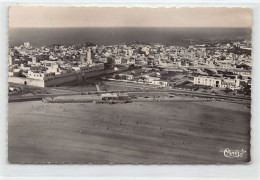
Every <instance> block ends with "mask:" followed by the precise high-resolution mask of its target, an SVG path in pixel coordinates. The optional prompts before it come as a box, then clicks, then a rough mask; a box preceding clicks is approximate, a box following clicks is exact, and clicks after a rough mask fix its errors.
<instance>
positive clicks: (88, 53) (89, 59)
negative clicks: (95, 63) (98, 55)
mask: <svg viewBox="0 0 260 180" xmlns="http://www.w3.org/2000/svg"><path fill="white" fill-rule="evenodd" d="M87 63H88V64H92V59H91V50H88V52H87Z"/></svg>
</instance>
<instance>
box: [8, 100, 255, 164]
mask: <svg viewBox="0 0 260 180" xmlns="http://www.w3.org/2000/svg"><path fill="white" fill-rule="evenodd" d="M8 106H9V112H8V115H9V117H8V122H9V127H8V138H9V139H8V143H9V144H8V159H9V162H11V163H48V162H50V163H243V162H249V161H250V116H251V115H250V109H248V108H246V105H242V104H232V103H227V102H189V103H187V102H186V103H185V102H156V103H153V102H145V103H141V102H136V103H130V104H113V105H109V104H91V103H88V104H81V103H79V104H78V103H77V104H73V103H67V104H60V103H57V104H56V103H55V104H49V103H44V102H40V101H34V102H18V103H9V104H8ZM225 148H230V149H237V150H241V149H244V150H246V151H247V153H245V154H244V155H243V157H240V158H226V157H224V155H223V152H219V150H220V149H225Z"/></svg>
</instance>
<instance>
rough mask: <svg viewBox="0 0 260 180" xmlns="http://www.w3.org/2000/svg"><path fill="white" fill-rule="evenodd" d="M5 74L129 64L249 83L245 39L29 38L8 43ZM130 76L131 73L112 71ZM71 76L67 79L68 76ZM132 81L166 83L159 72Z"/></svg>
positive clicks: (32, 75) (196, 79)
mask: <svg viewBox="0 0 260 180" xmlns="http://www.w3.org/2000/svg"><path fill="white" fill-rule="evenodd" d="M8 64H9V73H8V75H9V77H20V78H25V79H34V80H42V81H48V80H50V79H55V78H62V77H68V76H70V75H75V74H80V73H85V74H86V73H89V72H93V71H100V70H104V69H106V67H110V68H116V67H120V66H124V67H129V66H131V65H134V66H135V67H136V66H139V67H142V68H147V67H152V68H158V69H160V70H165V71H171V72H188V73H189V75H192V76H193V81H192V82H193V83H194V84H199V85H206V86H212V87H219V88H230V89H239V88H241V85H240V84H241V82H245V83H246V84H250V83H251V69H252V64H251V42H250V41H241V42H233V43H225V44H211V45H207V44H200V45H190V46H188V47H185V46H170V45H161V44H149V45H148V44H140V43H133V44H129V45H126V44H122V45H110V46H105V45H102V46H97V45H86V44H81V45H72V46H63V45H52V46H43V47H40V48H36V47H33V46H32V45H31V44H30V43H28V42H27V43H24V44H23V45H21V46H17V47H11V48H9V63H8ZM159 74H160V73H159ZM117 76H118V77H119V78H121V77H124V78H125V79H126V80H129V81H131V80H134V79H135V78H134V76H133V75H129V74H118V75H117ZM70 80H71V79H70ZM138 81H139V82H140V81H142V82H143V83H150V84H155V85H160V86H168V85H169V84H170V83H169V82H168V81H167V80H165V79H164V80H162V79H161V77H160V75H158V76H157V77H152V76H149V75H146V76H144V75H142V76H140V77H139V78H138Z"/></svg>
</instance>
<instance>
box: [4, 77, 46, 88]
mask: <svg viewBox="0 0 260 180" xmlns="http://www.w3.org/2000/svg"><path fill="white" fill-rule="evenodd" d="M8 82H12V83H18V84H27V85H29V86H36V87H44V81H43V80H38V79H29V78H23V77H8Z"/></svg>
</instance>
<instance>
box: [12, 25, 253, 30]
mask: <svg viewBox="0 0 260 180" xmlns="http://www.w3.org/2000/svg"><path fill="white" fill-rule="evenodd" d="M19 28H31V29H32V28H34V29H40V28H42V29H43V28H53V29H54V28H247V29H249V28H250V29H252V27H251V26H229V27H227V26H219V27H212V26H203V27H188V26H176V27H172V26H165V27H154V26H71V27H70V26H60V27H46V26H43V27H9V29H19Z"/></svg>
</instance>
